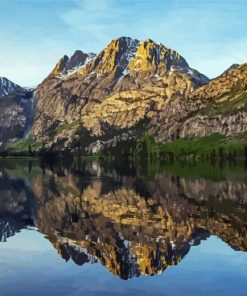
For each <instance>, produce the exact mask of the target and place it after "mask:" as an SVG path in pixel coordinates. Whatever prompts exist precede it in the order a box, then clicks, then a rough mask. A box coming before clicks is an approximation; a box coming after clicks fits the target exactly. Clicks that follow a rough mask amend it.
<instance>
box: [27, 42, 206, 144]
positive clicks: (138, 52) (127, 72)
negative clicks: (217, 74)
mask: <svg viewBox="0 0 247 296" xmlns="http://www.w3.org/2000/svg"><path fill="white" fill-rule="evenodd" d="M75 55H76V53H75ZM72 59H73V57H71V59H69V58H68V57H67V56H65V57H63V58H62V59H61V60H60V61H59V62H58V64H57V65H56V67H55V68H54V70H53V71H52V72H51V74H50V75H49V76H48V78H46V79H45V80H44V81H43V82H42V83H41V84H40V85H39V86H38V88H37V99H36V102H35V107H36V112H37V113H36V114H37V115H36V118H35V121H34V125H33V128H32V134H33V136H34V137H35V138H37V139H44V140H46V141H47V147H53V146H54V147H55V148H56V149H65V148H66V147H70V148H71V147H72V148H73V147H74V146H76V143H78V141H79V138H83V140H84V143H85V145H86V146H87V147H89V146H90V143H94V142H95V141H96V137H97V140H98V141H101V142H102V143H103V145H104V144H106V142H110V144H111V143H112V142H114V141H115V140H114V137H115V136H118V141H121V140H126V139H131V138H135V137H139V136H140V135H142V134H143V133H144V132H145V130H147V127H148V123H149V122H150V120H151V119H152V118H153V117H154V116H155V115H156V114H157V112H159V111H162V110H163V109H164V107H165V105H166V103H167V101H168V100H169V99H171V100H173V99H174V98H176V97H178V96H185V95H187V94H188V93H190V92H191V91H193V90H194V89H196V88H197V87H199V86H201V85H204V84H205V83H207V82H208V78H207V77H205V76H204V75H202V74H200V73H199V72H197V71H196V70H194V69H191V68H190V67H189V65H188V64H187V62H186V61H185V59H184V58H183V57H182V56H180V55H179V54H178V53H177V52H176V51H174V50H172V49H169V48H167V47H166V46H164V45H162V44H158V43H156V42H154V41H152V40H144V41H139V40H136V39H131V38H129V37H121V38H119V39H116V40H113V41H111V42H110V44H109V45H108V46H107V47H106V48H105V49H104V50H103V51H101V52H100V53H99V54H98V55H96V56H94V55H92V54H91V55H88V57H87V58H86V59H85V54H84V55H80V57H79V58H78V60H80V59H81V62H80V63H78V62H77V66H75V67H74V68H73V71H67V70H66V69H67V67H68V65H69V64H70V61H71V60H72ZM79 122H81V123H79ZM57 131H59V132H57ZM126 132H127V133H126ZM51 135H52V136H51Z"/></svg>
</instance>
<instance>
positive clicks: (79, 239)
mask: <svg viewBox="0 0 247 296" xmlns="http://www.w3.org/2000/svg"><path fill="white" fill-rule="evenodd" d="M246 251H247V169H246V165H244V164H242V163H241V162H240V163H226V164H224V163H207V162H203V163H181V162H180V163H176V162H175V163H169V164H165V163H163V164H160V163H153V162H151V161H149V160H143V161H142V162H139V163H132V162H130V161H127V160H126V159H125V160H123V161H122V162H118V163H114V162H113V161H110V160H107V159H104V160H102V159H101V160H96V159H91V160H90V159H87V160H86V159H82V158H80V159H73V158H66V159H59V160H57V161H56V162H55V161H49V162H47V161H44V160H43V161H40V160H21V159H19V160H18V159H12V160H11V159H5V160H4V159H2V160H0V295H1V296H5V295H8V296H9V295H47V296H48V295H90V296H91V295H96V296H98V295H107V296H108V295H109V296H111V295H112V296H113V295H114V296H115V295H119V296H122V295H128V296H131V295H142V296H146V295H151V296H152V295H183V296H184V295H190V296H191V295H224V296H227V295H234V296H237V295H246V288H247V252H246Z"/></svg>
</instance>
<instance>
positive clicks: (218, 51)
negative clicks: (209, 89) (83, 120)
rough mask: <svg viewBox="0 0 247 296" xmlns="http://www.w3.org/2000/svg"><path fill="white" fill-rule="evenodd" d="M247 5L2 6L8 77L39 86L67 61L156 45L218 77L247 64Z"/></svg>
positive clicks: (29, 1)
mask: <svg viewBox="0 0 247 296" xmlns="http://www.w3.org/2000/svg"><path fill="white" fill-rule="evenodd" d="M246 11H247V0H242V1H239V0H217V1H214V0H206V1H199V0H198V1H197V0H190V1H187V0H67V1H66V0H64V1H63V0H53V1H49V0H18V1H17V0H16V1H15V0H0V76H5V77H8V78H9V79H11V80H13V81H15V82H17V83H19V84H21V85H23V86H34V85H36V84H37V83H39V82H41V81H42V79H44V78H45V76H46V75H47V74H48V73H49V72H50V70H51V69H52V68H53V66H54V64H55V63H56V62H57V60H58V59H59V58H60V57H61V56H63V55H64V54H68V55H71V54H73V52H74V51H75V50H76V49H81V50H83V51H86V52H96V53H97V52H99V51H100V50H101V49H103V48H105V47H106V45H107V44H108V43H109V42H110V40H111V39H113V38H117V37H120V36H130V37H133V38H137V39H146V38H151V39H153V40H155V41H157V42H161V43H163V44H165V45H167V46H168V47H171V48H173V49H175V50H177V51H178V52H179V53H180V54H182V56H184V57H185V58H186V60H187V62H188V63H189V64H190V66H191V67H193V68H196V69H197V70H199V71H200V72H202V73H204V74H206V75H208V76H209V77H210V78H212V77H215V76H217V75H218V74H220V73H221V72H223V71H224V70H225V69H226V68H227V67H228V66H230V65H231V64H233V63H243V62H247V17H246Z"/></svg>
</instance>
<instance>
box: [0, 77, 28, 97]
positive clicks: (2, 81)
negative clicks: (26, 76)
mask: <svg viewBox="0 0 247 296" xmlns="http://www.w3.org/2000/svg"><path fill="white" fill-rule="evenodd" d="M25 92H26V90H25V89H24V88H22V87H21V86H19V85H17V84H15V83H14V82H12V81H10V80H9V79H7V78H6V77H0V98H3V97H5V96H7V95H10V94H14V93H25Z"/></svg>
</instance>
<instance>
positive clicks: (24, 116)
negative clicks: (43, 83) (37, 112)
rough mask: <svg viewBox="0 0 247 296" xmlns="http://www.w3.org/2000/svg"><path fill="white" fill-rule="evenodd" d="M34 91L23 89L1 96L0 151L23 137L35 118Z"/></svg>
mask: <svg viewBox="0 0 247 296" xmlns="http://www.w3.org/2000/svg"><path fill="white" fill-rule="evenodd" d="M32 95H33V92H32V91H27V90H23V89H22V91H21V92H16V93H13V94H9V95H6V96H4V97H2V98H0V110H1V112H0V151H2V150H5V149H6V147H7V145H8V144H10V143H11V142H12V141H15V140H17V139H20V138H23V137H24V136H25V134H26V133H27V132H28V131H29V130H30V127H31V125H32V120H33V110H32Z"/></svg>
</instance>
